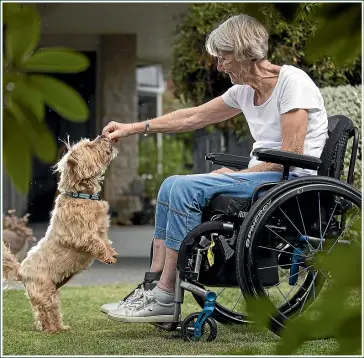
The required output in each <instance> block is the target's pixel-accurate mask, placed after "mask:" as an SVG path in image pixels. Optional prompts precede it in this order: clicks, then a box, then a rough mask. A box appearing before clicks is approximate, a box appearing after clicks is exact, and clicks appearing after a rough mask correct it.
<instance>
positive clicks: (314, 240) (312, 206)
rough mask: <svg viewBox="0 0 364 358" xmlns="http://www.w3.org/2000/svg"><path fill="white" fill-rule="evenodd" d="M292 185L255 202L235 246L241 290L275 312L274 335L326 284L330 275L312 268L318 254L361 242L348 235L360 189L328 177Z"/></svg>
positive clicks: (357, 213)
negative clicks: (262, 301) (264, 301)
mask: <svg viewBox="0 0 364 358" xmlns="http://www.w3.org/2000/svg"><path fill="white" fill-rule="evenodd" d="M295 181H296V180H295ZM295 181H292V184H290V183H287V184H282V185H281V188H279V187H277V188H276V189H275V190H273V191H272V192H271V193H270V195H267V196H266V197H263V198H261V199H259V201H257V202H256V204H255V205H254V207H253V208H252V210H251V212H250V213H249V215H248V217H247V218H246V219H245V222H244V224H243V226H242V228H241V230H240V233H239V237H238V243H237V268H238V280H239V285H240V287H241V290H242V292H244V294H245V295H246V297H248V296H250V297H251V296H253V297H255V298H256V299H260V300H266V301H267V302H269V304H270V305H271V306H272V307H273V308H274V311H275V314H274V315H272V316H271V322H270V323H271V324H270V327H269V328H270V329H271V331H273V332H274V333H276V334H278V335H279V334H280V332H281V330H282V329H283V328H284V327H285V322H286V321H287V320H288V319H292V318H294V317H297V316H299V315H301V314H303V312H305V311H307V309H308V307H310V306H311V304H312V303H313V302H314V301H316V299H317V297H318V295H319V293H320V291H321V290H322V289H324V288H325V284H326V283H327V282H329V277H330V274H329V273H328V272H324V271H323V270H319V269H317V268H316V267H315V264H314V258H315V257H316V256H317V254H319V253H321V254H322V253H329V252H331V250H332V249H333V248H334V247H335V246H336V245H338V246H339V245H350V244H351V243H352V242H353V241H358V242H359V240H361V232H360V233H358V232H356V233H355V232H354V233H353V231H350V228H352V227H353V225H355V224H360V226H359V227H361V193H360V192H359V191H357V190H356V189H355V188H353V187H351V186H349V185H347V184H346V183H344V182H341V181H339V180H336V179H332V178H323V177H316V178H310V179H308V178H306V179H298V180H297V182H296V183H294V182H295ZM297 184H299V185H297ZM241 272H242V273H243V274H240V273H241Z"/></svg>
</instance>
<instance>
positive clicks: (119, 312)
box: [108, 291, 174, 323]
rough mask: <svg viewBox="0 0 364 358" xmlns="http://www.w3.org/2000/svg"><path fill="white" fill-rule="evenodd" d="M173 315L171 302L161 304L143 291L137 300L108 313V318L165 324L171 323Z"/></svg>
mask: <svg viewBox="0 0 364 358" xmlns="http://www.w3.org/2000/svg"><path fill="white" fill-rule="evenodd" d="M173 314H174V303H173V302H172V303H168V304H165V303H161V302H159V301H157V300H156V299H155V297H154V295H153V292H152V291H143V292H142V296H141V297H139V298H138V299H135V300H133V301H129V302H125V303H124V304H123V305H122V306H120V307H119V308H118V309H116V310H113V311H109V313H108V317H109V318H110V319H113V320H116V321H120V322H135V323H165V322H172V321H173Z"/></svg>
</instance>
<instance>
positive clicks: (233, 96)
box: [221, 85, 241, 109]
mask: <svg viewBox="0 0 364 358" xmlns="http://www.w3.org/2000/svg"><path fill="white" fill-rule="evenodd" d="M240 87H241V86H238V85H234V86H232V87H230V88H229V89H228V90H227V91H226V92H225V93H224V94H223V95H222V96H221V97H222V99H223V101H224V102H225V103H226V104H227V105H228V106H230V107H233V108H236V109H241V107H240V105H239V101H238V96H239V93H240Z"/></svg>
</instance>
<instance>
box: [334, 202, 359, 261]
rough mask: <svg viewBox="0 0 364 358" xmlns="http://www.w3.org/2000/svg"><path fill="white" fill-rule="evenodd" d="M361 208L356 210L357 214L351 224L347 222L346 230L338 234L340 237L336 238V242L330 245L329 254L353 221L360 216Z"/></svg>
mask: <svg viewBox="0 0 364 358" xmlns="http://www.w3.org/2000/svg"><path fill="white" fill-rule="evenodd" d="M359 211H360V209H358V211H357V212H356V214H355V215H354V216H353V218H352V219H351V220H350V222H349V224H347V225H346V226H345V228H344V231H343V232H342V233H341V234H340V236H338V238H337V239H336V240H335V242H334V243H333V244H332V246H331V247H330V249H329V250H328V251H327V253H328V254H329V253H330V252H331V250H332V249H333V247H334V246H335V245H336V243H337V242H338V241H339V240H340V238H341V237H342V236H343V235H344V233H345V231H346V230H347V228H348V227H349V226H350V225H351V223H352V222H353V220H354V219H355V218H356V217H357V216H358V214H359Z"/></svg>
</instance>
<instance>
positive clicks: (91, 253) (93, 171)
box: [3, 137, 117, 332]
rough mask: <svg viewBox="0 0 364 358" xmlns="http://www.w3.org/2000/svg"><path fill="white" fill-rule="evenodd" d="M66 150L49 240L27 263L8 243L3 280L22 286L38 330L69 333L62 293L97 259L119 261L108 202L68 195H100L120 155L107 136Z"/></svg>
mask: <svg viewBox="0 0 364 358" xmlns="http://www.w3.org/2000/svg"><path fill="white" fill-rule="evenodd" d="M67 148H68V152H67V153H66V154H65V155H64V156H63V157H62V159H61V160H60V161H59V162H58V163H57V164H56V166H55V168H54V169H55V171H57V172H59V173H60V181H59V183H58V190H59V192H60V194H59V195H58V197H57V199H56V203H55V207H54V210H53V212H52V214H51V219H50V224H49V226H48V229H47V232H46V234H45V237H44V238H42V239H41V240H40V241H39V242H38V244H37V245H36V246H34V247H33V248H32V249H31V250H30V251H29V252H28V254H27V257H26V258H25V259H24V260H23V261H22V263H19V262H18V261H17V260H16V258H15V257H14V256H13V254H12V253H11V252H10V250H9V248H8V247H7V246H6V245H4V243H3V276H4V277H5V279H7V280H16V281H22V282H23V284H24V287H25V290H26V293H27V296H28V298H29V301H30V304H31V306H32V310H33V313H34V318H35V323H36V328H37V329H38V330H42V331H46V332H57V331H62V330H65V329H68V327H67V326H65V325H64V324H63V322H62V315H61V309H60V297H59V290H58V289H59V288H60V287H61V286H62V285H64V284H65V283H66V282H67V281H68V280H69V279H70V278H71V277H72V276H74V275H75V274H77V273H79V272H81V271H82V270H85V269H86V268H88V267H89V266H90V265H91V264H92V263H93V262H94V260H95V259H97V260H99V261H101V262H104V263H107V264H112V263H115V262H116V257H115V256H117V252H116V251H115V250H114V249H113V248H112V247H111V245H110V241H109V239H108V231H109V223H110V218H109V215H108V210H109V205H108V203H107V202H106V201H102V200H90V199H78V198H73V197H71V196H68V195H65V194H64V193H65V192H82V193H88V194H97V193H99V192H100V190H101V183H102V181H103V179H104V173H105V171H106V169H107V167H108V165H109V164H110V162H111V160H112V159H113V158H114V157H115V156H116V154H117V151H116V149H115V148H113V147H112V145H111V142H110V141H109V140H108V139H106V138H104V137H98V138H96V139H95V140H93V141H90V140H88V139H83V140H81V141H80V142H78V143H76V144H75V145H73V146H72V147H71V146H70V144H69V143H67Z"/></svg>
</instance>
